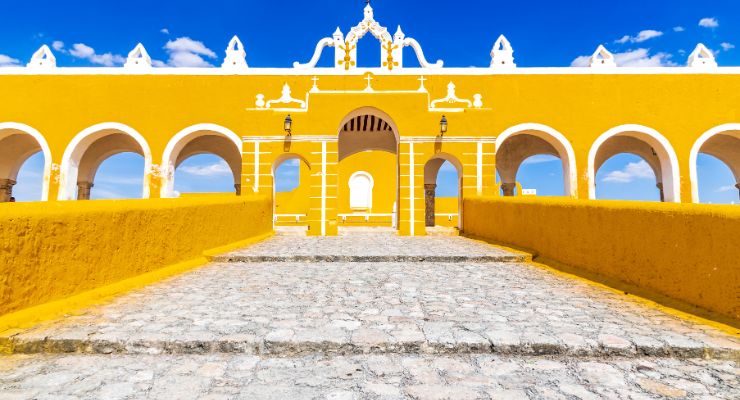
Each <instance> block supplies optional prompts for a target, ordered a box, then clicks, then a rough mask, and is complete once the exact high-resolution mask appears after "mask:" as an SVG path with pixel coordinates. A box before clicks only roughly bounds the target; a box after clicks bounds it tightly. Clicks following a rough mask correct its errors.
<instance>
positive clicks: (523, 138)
mask: <svg viewBox="0 0 740 400" xmlns="http://www.w3.org/2000/svg"><path fill="white" fill-rule="evenodd" d="M534 156H552V157H556V158H558V159H560V164H561V166H562V177H563V178H562V180H563V192H562V193H563V194H564V195H566V196H571V197H575V196H576V182H577V181H576V161H575V153H574V151H573V147H572V146H571V145H570V142H568V140H567V139H566V138H565V136H564V135H563V134H562V133H560V132H558V131H556V130H555V129H553V128H550V127H549V126H546V125H541V124H521V125H517V126H514V127H511V128H509V129H507V130H506V131H504V132H503V133H502V134H501V135H499V136H498V137H497V138H496V172H497V173H498V175H499V177H500V179H501V190H502V192H503V195H504V196H513V195H514V192H515V190H516V187H517V185H516V183H517V180H516V178H517V174H518V173H519V169H520V167H521V166H522V163H524V162H525V161H526V160H528V159H531V158H532V157H534ZM545 179H547V178H545Z"/></svg>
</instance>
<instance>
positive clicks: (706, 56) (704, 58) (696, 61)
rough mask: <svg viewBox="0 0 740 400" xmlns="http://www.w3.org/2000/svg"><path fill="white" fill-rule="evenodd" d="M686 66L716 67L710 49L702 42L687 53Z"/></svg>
mask: <svg viewBox="0 0 740 400" xmlns="http://www.w3.org/2000/svg"><path fill="white" fill-rule="evenodd" d="M688 66H689V67H691V68H716V67H717V60H715V59H714V53H713V52H712V50H709V49H708V48H707V46H704V44H703V43H699V44H697V45H696V48H695V49H694V51H692V52H691V54H690V55H689V60H688Z"/></svg>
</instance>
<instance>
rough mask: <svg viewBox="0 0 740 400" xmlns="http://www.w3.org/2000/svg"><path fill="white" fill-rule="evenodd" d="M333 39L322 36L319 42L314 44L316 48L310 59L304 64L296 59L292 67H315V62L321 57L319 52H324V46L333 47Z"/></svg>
mask: <svg viewBox="0 0 740 400" xmlns="http://www.w3.org/2000/svg"><path fill="white" fill-rule="evenodd" d="M334 42H335V40H334V39H332V38H323V39H321V40H319V43H318V44H317V45H316V50H314V52H313V57H311V60H310V61H309V62H307V63H305V64H301V63H299V62H298V61H296V62H294V63H293V68H300V69H310V68H316V64H318V62H319V59H320V58H321V53H323V52H324V47H334V44H335V43H334Z"/></svg>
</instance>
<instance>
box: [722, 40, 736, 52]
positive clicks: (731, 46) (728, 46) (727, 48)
mask: <svg viewBox="0 0 740 400" xmlns="http://www.w3.org/2000/svg"><path fill="white" fill-rule="evenodd" d="M720 46H722V50H724V51H730V50H732V49H734V48H735V45H734V44H732V43H728V42H723V43H720Z"/></svg>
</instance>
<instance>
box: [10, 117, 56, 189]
mask: <svg viewBox="0 0 740 400" xmlns="http://www.w3.org/2000/svg"><path fill="white" fill-rule="evenodd" d="M39 151H40V152H42V153H43V155H44V174H43V177H42V179H43V183H42V189H41V200H42V201H44V200H49V180H50V176H51V163H52V158H51V150H50V149H49V144H48V143H47V142H46V138H44V136H43V135H42V134H41V132H39V131H38V130H36V129H34V128H33V127H31V126H29V125H26V124H22V123H18V122H2V123H0V181H2V182H0V185H2V186H5V188H4V193H0V202H2V201H8V200H10V197H12V190H13V185H15V182H16V181H17V177H18V172H19V171H20V169H21V167H22V166H23V164H24V163H25V162H26V160H28V159H29V158H30V157H31V156H32V155H34V154H36V153H38V152H39Z"/></svg>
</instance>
